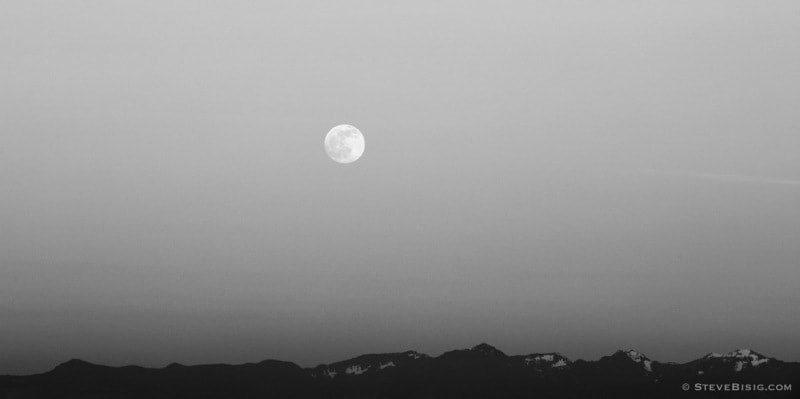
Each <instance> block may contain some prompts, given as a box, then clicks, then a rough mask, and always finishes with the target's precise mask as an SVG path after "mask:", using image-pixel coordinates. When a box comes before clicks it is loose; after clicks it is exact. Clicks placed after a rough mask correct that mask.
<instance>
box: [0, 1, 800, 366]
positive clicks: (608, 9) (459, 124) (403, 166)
mask: <svg viewBox="0 0 800 399" xmlns="http://www.w3.org/2000/svg"><path fill="white" fill-rule="evenodd" d="M798 21H800V2H798V1H796V0H787V1H779V0H776V1H769V2H764V1H733V0H724V1H722V0H720V1H642V0H635V1H634V0H631V1H592V2H585V1H581V2H569V1H561V0H559V1H505V2H502V1H501V2H497V1H493V2H489V1H480V2H478V1H474V2H472V1H403V2H399V1H397V2H376V1H313V2H312V1H296V0H293V1H285V2H280V1H253V2H245V1H229V2H202V1H189V0H186V1H161V0H159V1H124V2H123V1H108V0H97V1H61V2H59V1H32V0H6V1H3V2H2V3H0V54H1V56H0V374H2V373H29V372H39V371H45V370H48V369H50V368H51V367H53V366H54V365H55V364H58V363H60V362H63V361H66V360H68V359H70V358H73V357H75V358H82V359H86V360H89V361H93V362H99V363H105V364H112V365H118V364H130V363H136V364H142V365H147V366H164V365H166V364H167V363H169V362H181V363H187V364H194V363H208V362H232V363H241V362H248V361H260V360H263V359H266V358H278V359H283V360H290V361H294V362H297V363H299V364H301V365H303V366H311V365H315V364H317V363H321V362H330V361H334V360H341V359H344V358H347V357H351V356H354V355H358V354H362V353H369V352H385V351H401V350H406V349H416V350H419V351H423V352H427V353H430V354H432V355H437V354H439V353H441V352H442V351H445V350H450V349H454V348H463V347H468V346H472V345H475V344H477V343H480V342H483V341H486V342H489V343H491V344H494V345H496V346H497V347H499V348H500V349H502V350H504V351H506V352H508V353H513V354H522V353H530V352H536V351H560V352H562V353H564V354H565V355H567V356H569V357H571V358H585V359H596V358H598V357H600V356H601V355H605V354H609V353H611V352H613V351H614V350H616V349H620V348H636V349H638V350H640V351H642V352H644V353H645V354H647V355H648V356H649V357H651V358H654V359H657V360H661V361H680V362H682V361H688V360H691V359H693V358H696V357H700V356H702V355H704V354H705V353H707V352H709V351H717V352H723V351H730V350H733V349H736V348H740V347H751V348H753V349H755V350H758V351H760V352H762V353H764V354H766V355H770V356H775V357H778V358H782V359H785V360H795V361H797V360H800V317H798V316H797V309H798V307H800V290H798V289H797V288H798V284H799V283H800V118H798V109H800V74H798V71H800V44H799V43H798V40H797V39H798V37H800V24H799V23H798ZM341 123H349V124H353V125H355V126H357V127H358V128H359V129H361V131H362V132H363V133H364V136H365V137H366V141H367V145H366V152H365V154H364V156H363V157H362V158H361V159H360V160H359V161H358V162H356V163H354V164H350V165H339V164H336V163H334V162H333V161H331V160H330V159H328V158H327V157H326V156H325V153H324V150H323V139H324V137H325V134H326V133H327V131H328V129H330V128H331V127H332V126H335V125H338V124H341Z"/></svg>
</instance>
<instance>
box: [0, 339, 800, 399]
mask: <svg viewBox="0 0 800 399" xmlns="http://www.w3.org/2000/svg"><path fill="white" fill-rule="evenodd" d="M698 382H699V383H713V384H725V383H739V384H747V383H754V384H792V389H793V391H794V392H792V391H788V392H786V391H785V392H752V391H751V392H706V393H703V392H695V391H691V392H684V391H683V389H682V385H683V384H685V383H688V384H691V385H692V386H694V384H695V383H698ZM798 391H800V363H787V362H782V361H780V360H777V359H774V358H768V357H766V356H763V355H761V354H759V353H757V352H754V351H751V350H747V349H742V350H737V351H734V352H731V353H728V354H714V353H712V354H709V355H707V356H704V357H702V358H700V359H697V360H694V361H691V362H689V363H684V364H676V363H660V362H657V361H654V360H651V359H649V358H647V357H646V356H645V355H644V354H642V353H639V352H637V351H632V350H629V351H617V352H616V353H614V354H612V355H610V356H605V357H603V358H601V359H600V360H597V361H584V360H576V361H574V362H573V361H570V360H569V359H567V358H565V357H564V356H562V355H560V354H558V353H538V354H530V355H521V356H508V355H506V354H505V353H503V352H501V351H500V350H498V349H496V348H494V347H492V346H490V345H487V344H480V345H478V346H475V347H473V348H471V349H464V350H455V351H450V352H447V353H444V354H442V355H441V356H439V357H430V356H427V355H425V354H421V353H417V352H413V351H408V352H402V353H388V354H373V355H363V356H359V357H356V358H353V359H350V360H345V361H341V362H337V363H332V364H328V365H320V366H317V367H314V368H310V369H303V368H301V367H299V366H297V365H296V364H294V363H289V362H282V361H277V360H266V361H263V362H261V363H248V364H243V365H236V366H232V365H224V364H215V365H202V366H183V365H180V364H171V365H169V366H167V367H165V368H161V369H151V368H144V367H137V366H126V367H107V366H100V365H95V364H91V363H87V362H84V361H81V360H70V361H69V362H66V363H64V364H61V365H59V366H58V367H56V368H55V369H53V370H52V371H50V372H47V373H44V374H38V375H32V376H4V377H0V398H2V399H26V398H54V399H56V398H74V399H83V398H98V399H100V398H108V399H116V398H126V399H127V398H148V399H159V398H229V399H234V398H365V399H366V398H398V399H399V398H564V397H567V398H606V397H607V398H671V397H685V398H696V397H724V398H739V397H748V398H750V397H765V398H784V397H798Z"/></svg>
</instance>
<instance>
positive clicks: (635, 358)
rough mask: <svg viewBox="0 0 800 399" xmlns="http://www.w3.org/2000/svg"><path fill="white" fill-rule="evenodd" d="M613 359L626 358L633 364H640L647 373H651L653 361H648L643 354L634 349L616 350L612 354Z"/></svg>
mask: <svg viewBox="0 0 800 399" xmlns="http://www.w3.org/2000/svg"><path fill="white" fill-rule="evenodd" d="M613 357H616V358H623V359H624V358H627V359H630V360H631V361H632V362H634V363H641V364H642V367H643V368H644V370H645V371H647V372H652V371H653V361H652V360H650V358H648V357H647V356H645V354H644V353H642V352H639V351H637V350H635V349H628V350H618V351H616V352H615V353H614V355H613Z"/></svg>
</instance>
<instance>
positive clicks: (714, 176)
mask: <svg viewBox="0 0 800 399" xmlns="http://www.w3.org/2000/svg"><path fill="white" fill-rule="evenodd" d="M642 172H643V173H648V174H654V175H662V176H678V177H689V178H695V179H707V180H717V181H728V182H734V183H757V184H777V185H782V186H800V180H792V179H784V178H780V177H764V176H746V175H730V174H721V173H705V172H692V171H680V170H655V169H646V170H642Z"/></svg>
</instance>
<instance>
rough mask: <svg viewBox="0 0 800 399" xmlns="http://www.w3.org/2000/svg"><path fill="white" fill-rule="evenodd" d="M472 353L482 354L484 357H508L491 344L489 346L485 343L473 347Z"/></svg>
mask: <svg viewBox="0 0 800 399" xmlns="http://www.w3.org/2000/svg"><path fill="white" fill-rule="evenodd" d="M470 351H471V352H477V353H480V354H482V355H490V356H505V355H506V354H505V353H503V352H502V351H500V350H499V349H497V348H495V347H494V346H491V345H489V344H487V343H485V342H484V343H481V344H478V345H475V346H473V347H472V348H471V349H470Z"/></svg>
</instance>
